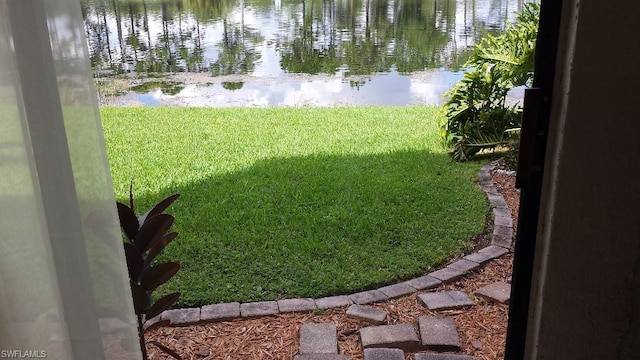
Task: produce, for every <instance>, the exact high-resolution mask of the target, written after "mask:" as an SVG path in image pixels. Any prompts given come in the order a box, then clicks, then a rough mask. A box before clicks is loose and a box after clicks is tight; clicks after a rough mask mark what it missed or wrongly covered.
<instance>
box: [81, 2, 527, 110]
mask: <svg viewBox="0 0 640 360" xmlns="http://www.w3.org/2000/svg"><path fill="white" fill-rule="evenodd" d="M525 2H527V1H526V0H171V1H168V0H82V11H83V16H84V23H85V31H86V34H87V38H88V45H89V52H90V57H91V63H92V66H93V69H94V72H95V77H96V82H97V84H98V90H99V97H100V99H101V102H102V103H103V104H115V105H134V104H139V105H149V106H158V105H168V106H341V105H344V106H348V105H410V104H423V105H424V104H440V102H441V99H442V94H443V93H444V92H445V91H447V90H448V89H449V88H451V87H452V86H453V84H455V82H456V81H457V80H458V79H459V78H460V77H461V72H460V68H461V66H462V64H464V62H465V61H466V59H467V58H468V56H469V54H470V51H471V50H472V49H473V45H474V44H475V43H476V42H477V41H478V40H479V39H480V38H481V37H482V36H484V35H485V34H487V33H494V34H496V33H500V32H502V31H503V30H504V29H505V28H506V26H507V24H508V23H509V22H511V21H513V20H514V19H515V15H514V12H515V11H518V10H520V9H522V6H523V3H525Z"/></svg>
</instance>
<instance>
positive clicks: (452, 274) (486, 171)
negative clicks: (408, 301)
mask: <svg viewBox="0 0 640 360" xmlns="http://www.w3.org/2000/svg"><path fill="white" fill-rule="evenodd" d="M497 165H498V162H497V161H492V162H490V163H489V164H487V165H485V166H483V167H482V168H481V169H480V171H479V172H478V185H479V186H480V188H481V189H482V191H484V193H485V194H486V195H487V200H488V201H489V204H490V206H491V212H492V225H493V232H492V236H491V244H490V245H488V246H486V247H484V248H482V249H480V250H477V251H476V252H474V253H471V254H468V255H466V256H464V258H462V259H455V260H453V261H452V263H451V264H448V265H446V266H443V267H442V268H440V269H437V270H435V271H432V272H430V273H428V274H424V275H421V276H419V277H416V278H415V279H410V280H406V281H403V282H401V283H399V284H398V285H401V287H394V285H387V286H382V287H380V288H378V289H371V290H367V291H361V292H358V293H353V294H345V295H338V296H331V297H324V298H320V299H305V300H312V301H313V302H314V303H315V304H316V308H318V309H329V308H336V307H344V306H347V305H350V304H351V303H360V304H368V303H373V302H379V301H387V300H389V299H390V298H392V297H395V296H402V295H398V294H399V293H405V294H404V295H409V294H411V293H415V292H419V291H421V290H426V289H429V288H432V287H436V286H440V285H442V284H446V283H448V282H452V281H455V280H457V279H458V278H460V277H461V276H464V275H465V274H466V271H465V272H463V271H461V270H462V269H461V267H460V265H461V264H464V266H465V267H469V268H470V271H473V269H478V268H479V267H481V266H483V265H485V264H486V263H487V262H488V261H491V260H493V259H496V258H498V257H501V256H503V255H505V254H506V253H509V252H510V251H511V245H512V244H513V236H514V233H513V227H512V226H511V227H510V226H508V225H509V224H510V225H513V221H512V217H511V215H512V214H511V211H510V210H509V207H508V206H507V203H506V201H505V199H504V197H503V196H502V195H501V194H500V193H499V192H498V190H497V189H496V187H495V184H494V183H493V180H492V179H491V171H492V170H493V169H495V167H496V166H497ZM461 260H465V261H464V262H462V263H461ZM473 263H477V264H478V265H477V266H472V265H473ZM452 264H454V265H453V267H452V266H451V265H452ZM471 268H472V269H471ZM433 274H435V275H436V276H433ZM444 274H446V275H447V276H443V275H444ZM425 276H426V277H428V278H432V279H434V280H437V281H438V282H437V283H435V284H433V286H426V287H422V286H414V288H415V291H412V292H407V291H408V288H409V286H410V284H411V283H412V282H413V283H414V284H420V283H421V280H420V279H423V278H425ZM406 285H409V286H406ZM420 287H422V289H419V288H420ZM285 300H287V301H285ZM289 300H293V299H281V300H278V301H280V302H282V301H285V303H286V302H288V301H289ZM260 303H270V305H271V309H273V306H274V305H275V309H276V310H275V311H270V312H269V313H268V314H264V315H259V314H253V313H252V314H251V315H250V316H251V317H259V316H274V315H279V314H283V313H285V312H284V311H281V310H280V309H279V307H278V302H276V301H272V302H266V301H265V302H260ZM248 304H252V305H255V304H256V303H241V304H239V307H240V308H242V307H243V305H244V307H245V308H246V307H247V305H248ZM213 305H216V306H222V307H224V306H230V307H235V306H238V303H219V304H212V305H205V306H203V307H205V308H206V309H205V311H204V313H205V314H206V313H207V311H206V310H207V309H210V308H211V306H213ZM201 309H202V307H197V308H184V309H172V310H166V311H165V312H163V313H162V314H160V315H158V317H162V318H163V319H165V318H177V319H180V322H179V323H171V324H170V325H171V326H188V325H193V324H197V323H202V322H214V321H223V320H231V319H233V318H230V317H226V316H225V317H221V318H220V319H215V318H211V317H207V318H201V314H202V313H203V312H202V311H201ZM287 310H288V311H291V309H287ZM305 310H306V311H313V310H312V309H305ZM165 313H166V314H165ZM169 314H170V315H171V316H168V315H169ZM196 314H198V315H197V316H196ZM240 317H246V315H245V314H239V316H238V317H237V318H240Z"/></svg>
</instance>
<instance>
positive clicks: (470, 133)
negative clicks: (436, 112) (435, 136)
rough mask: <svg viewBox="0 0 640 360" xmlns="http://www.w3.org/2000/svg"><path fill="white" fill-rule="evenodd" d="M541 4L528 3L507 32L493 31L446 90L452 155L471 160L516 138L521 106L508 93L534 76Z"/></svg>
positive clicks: (446, 132) (445, 127) (445, 126)
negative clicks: (508, 102) (510, 102)
mask: <svg viewBox="0 0 640 360" xmlns="http://www.w3.org/2000/svg"><path fill="white" fill-rule="evenodd" d="M539 14H540V6H539V5H538V4H531V3H529V4H526V5H525V8H524V10H523V11H522V12H521V13H519V14H518V21H517V22H516V23H515V24H512V25H510V26H509V27H508V28H507V30H506V31H505V33H504V34H502V35H499V36H493V35H488V36H487V37H485V38H483V39H482V40H481V41H480V43H479V44H478V45H476V47H475V49H474V52H473V54H472V55H471V57H470V58H469V60H468V61H467V63H466V64H465V67H466V68H467V70H466V71H465V72H464V77H463V78H462V79H461V80H460V81H458V83H457V84H456V85H455V86H454V87H453V89H451V90H450V91H448V92H447V93H446V94H445V98H446V99H447V100H446V102H445V104H444V105H443V111H444V113H445V117H444V118H443V120H442V121H441V123H440V128H441V137H442V138H443V140H444V141H445V142H446V143H447V145H448V146H450V147H451V148H452V154H453V157H454V158H455V159H456V160H459V161H466V160H468V159H469V158H471V157H472V156H473V155H475V154H477V153H478V152H479V151H481V150H484V149H492V148H495V147H496V146H501V145H502V146H504V145H507V146H509V147H511V148H517V146H514V145H513V144H514V142H515V143H516V144H517V142H518V137H519V131H514V129H519V128H520V126H521V123H522V106H521V105H520V104H517V105H513V106H507V105H506V104H505V101H506V97H507V93H508V92H509V90H511V89H512V88H514V87H517V86H522V85H526V86H530V85H531V82H532V80H533V69H534V55H535V43H536V37H537V32H538V17H539Z"/></svg>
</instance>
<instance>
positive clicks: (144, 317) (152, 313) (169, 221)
mask: <svg viewBox="0 0 640 360" xmlns="http://www.w3.org/2000/svg"><path fill="white" fill-rule="evenodd" d="M179 196H180V195H178V194H175V195H171V196H169V197H167V198H166V199H164V200H162V201H161V202H159V203H158V204H157V205H156V206H154V207H153V208H152V209H151V210H149V211H148V212H146V213H145V214H143V215H141V216H137V215H136V214H135V207H134V203H133V192H132V191H131V190H130V191H129V204H130V205H129V206H127V205H125V204H122V203H117V207H118V217H119V218H120V227H121V228H122V233H123V234H124V238H125V239H124V253H125V257H126V260H127V267H128V269H129V281H130V284H131V294H132V297H133V308H134V310H135V313H136V316H137V318H138V337H139V340H140V348H141V350H142V356H143V360H148V354H147V348H146V345H147V344H149V345H153V346H155V347H157V348H158V349H160V350H161V351H163V352H165V353H166V354H168V355H169V356H171V357H173V358H174V359H178V360H182V358H181V357H180V356H179V355H178V354H177V353H176V352H175V351H174V350H171V349H170V348H168V347H167V346H165V345H163V344H161V343H159V342H157V341H149V342H146V341H145V338H144V335H145V332H147V331H150V330H153V329H155V328H157V327H160V326H164V325H168V324H169V321H168V320H162V321H158V322H155V323H153V324H151V325H149V326H146V323H148V322H149V321H150V320H151V319H153V318H154V317H156V316H158V315H160V314H161V313H162V312H163V311H164V310H166V309H168V308H169V307H170V306H171V305H172V304H173V303H174V302H175V301H176V300H178V298H179V297H180V293H179V292H175V293H171V294H168V295H165V296H163V297H162V298H160V299H158V300H157V301H155V302H154V301H153V296H152V295H153V292H154V291H155V290H156V289H157V288H158V286H160V285H162V284H164V283H165V282H167V281H168V280H169V279H171V278H172V277H173V275H175V274H176V273H177V272H178V270H179V269H180V263H178V262H175V261H172V262H167V263H162V264H153V260H154V259H155V258H156V256H158V254H160V253H161V252H162V250H164V248H165V247H166V246H167V245H169V243H171V242H172V241H173V240H174V239H175V238H176V237H177V236H178V233H176V232H168V231H169V229H170V228H171V225H173V221H174V217H173V216H171V215H168V214H164V213H163V212H164V211H165V210H166V209H167V208H168V207H169V206H170V205H171V204H172V203H173V202H174V201H175V200H176V199H177V198H178V197H179Z"/></svg>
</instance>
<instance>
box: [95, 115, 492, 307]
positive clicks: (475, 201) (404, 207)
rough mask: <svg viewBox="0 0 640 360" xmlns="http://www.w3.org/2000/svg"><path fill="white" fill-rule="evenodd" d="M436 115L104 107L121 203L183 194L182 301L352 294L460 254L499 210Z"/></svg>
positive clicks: (177, 287) (171, 286)
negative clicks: (454, 151) (459, 159)
mask: <svg viewBox="0 0 640 360" xmlns="http://www.w3.org/2000/svg"><path fill="white" fill-rule="evenodd" d="M437 111H438V109H437V108H436V107H356V108H277V109H275V108H269V109H255V108H236V109H205V108H102V109H101V114H102V118H103V126H104V134H105V139H106V143H107V150H108V154H109V162H110V164H111V173H112V176H113V182H114V188H115V191H116V196H117V198H118V199H119V200H120V201H126V199H127V198H128V188H129V183H130V181H131V180H132V179H133V183H134V194H135V198H136V199H137V202H136V204H137V211H138V212H142V211H146V210H147V209H148V208H149V207H151V206H152V205H153V204H154V203H155V202H157V201H159V200H161V199H162V198H164V197H165V196H168V195H170V194H172V193H180V194H181V195H182V196H181V198H180V199H179V200H178V201H177V202H176V203H174V205H172V206H171V208H170V209H169V212H170V213H172V214H173V215H175V217H176V223H175V225H174V228H175V229H176V231H178V232H180V236H179V237H178V239H177V240H176V241H175V242H174V243H172V244H171V245H170V246H169V247H168V248H167V250H166V251H165V253H164V254H163V257H162V259H161V260H180V261H181V263H182V266H183V267H182V270H181V271H180V272H178V274H177V275H176V276H175V278H174V279H173V280H171V282H169V283H168V284H167V285H166V286H164V287H163V288H162V289H161V292H163V293H166V292H169V291H181V292H182V297H181V299H180V301H179V304H178V305H179V306H197V305H202V304H208V303H216V302H230V301H241V302H247V301H258V300H274V299H281V298H290V297H321V296H327V295H334V294H344V293H349V292H354V291H358V290H363V289H367V288H372V287H374V286H378V285H383V284H389V283H392V282H394V281H397V280H399V279H406V278H410V277H412V276H414V275H417V274H420V273H421V272H424V271H426V270H428V269H429V268H430V267H432V266H434V264H439V263H441V262H443V261H444V260H445V259H447V258H448V257H450V256H451V255H452V254H456V253H460V252H461V251H463V250H464V248H465V246H467V245H469V239H470V237H472V236H473V235H475V234H477V233H479V232H481V231H482V229H483V227H484V224H485V218H486V216H487V214H488V211H489V207H488V204H487V202H486V200H485V197H484V195H483V193H482V192H481V190H480V189H479V188H478V187H477V185H476V184H475V177H476V173H477V171H478V170H479V168H480V166H481V164H480V163H478V162H471V163H456V162H454V161H452V160H451V158H450V156H448V155H447V154H446V153H445V151H444V149H443V148H442V145H441V143H440V140H439V138H438V127H437V117H438V116H439V115H438V113H437Z"/></svg>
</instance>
